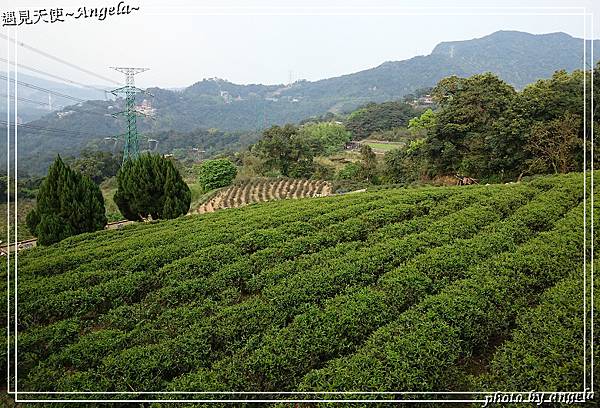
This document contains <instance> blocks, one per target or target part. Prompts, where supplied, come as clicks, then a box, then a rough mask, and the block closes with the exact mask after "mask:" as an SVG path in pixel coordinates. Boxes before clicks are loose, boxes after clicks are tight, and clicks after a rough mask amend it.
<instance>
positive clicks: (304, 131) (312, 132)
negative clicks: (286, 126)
mask: <svg viewBox="0 0 600 408" xmlns="http://www.w3.org/2000/svg"><path fill="white" fill-rule="evenodd" d="M298 136H299V138H302V139H305V140H306V141H307V142H308V144H309V145H310V146H311V149H312V151H313V154H314V155H315V156H316V155H319V154H324V155H330V154H332V153H334V152H336V151H338V150H341V149H342V148H343V147H344V145H345V144H346V143H348V142H349V141H350V140H351V139H352V135H351V134H350V132H348V131H347V130H346V127H345V126H344V125H342V124H341V123H335V122H318V123H308V124H305V125H304V126H302V127H301V128H300V129H299V131H298Z"/></svg>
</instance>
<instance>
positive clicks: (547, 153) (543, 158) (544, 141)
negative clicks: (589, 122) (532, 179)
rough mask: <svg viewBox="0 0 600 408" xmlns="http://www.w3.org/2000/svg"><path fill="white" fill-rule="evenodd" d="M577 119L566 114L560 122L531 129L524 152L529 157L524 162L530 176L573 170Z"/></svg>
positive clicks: (576, 143)
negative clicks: (527, 153) (526, 151)
mask: <svg viewBox="0 0 600 408" xmlns="http://www.w3.org/2000/svg"><path fill="white" fill-rule="evenodd" d="M580 122H581V118H579V117H578V116H575V115H573V114H570V113H567V114H565V115H564V116H563V117H562V118H559V119H553V120H550V121H547V122H540V123H537V124H535V125H534V126H533V128H532V130H531V134H530V135H529V139H528V140H527V144H526V146H525V148H526V150H528V151H530V152H531V153H532V154H533V158H531V159H530V160H529V161H528V164H529V166H530V168H531V169H532V172H535V173H545V172H547V171H548V170H550V169H551V170H552V171H553V172H554V173H567V172H569V171H572V170H573V169H575V167H576V152H578V151H579V150H581V145H582V144H581V141H580V139H579V137H578V135H577V132H578V129H579V126H580Z"/></svg>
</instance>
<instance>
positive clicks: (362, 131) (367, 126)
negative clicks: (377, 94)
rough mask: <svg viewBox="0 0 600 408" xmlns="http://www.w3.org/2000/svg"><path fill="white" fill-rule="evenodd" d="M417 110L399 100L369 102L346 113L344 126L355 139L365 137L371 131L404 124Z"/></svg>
mask: <svg viewBox="0 0 600 408" xmlns="http://www.w3.org/2000/svg"><path fill="white" fill-rule="evenodd" d="M416 113H417V111H416V110H415V109H414V108H413V107H412V106H411V105H409V104H407V103H405V102H401V101H392V102H383V103H379V104H378V103H369V104H367V105H366V106H364V107H362V108H359V109H357V110H355V111H354V112H352V113H351V114H350V115H348V119H347V120H346V128H347V129H348V130H349V131H350V132H352V135H353V136H354V138H355V139H365V138H367V137H369V136H370V135H371V133H373V132H377V131H382V130H389V129H393V128H397V127H401V126H406V125H407V124H408V121H409V120H410V119H411V118H413V117H415V115H416Z"/></svg>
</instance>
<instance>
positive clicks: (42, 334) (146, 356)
mask: <svg viewBox="0 0 600 408" xmlns="http://www.w3.org/2000/svg"><path fill="white" fill-rule="evenodd" d="M581 200H582V191H581V175H567V176H560V177H550V178H540V179H537V180H534V181H533V182H531V183H522V184H518V185H508V186H505V185H500V186H470V187H450V188H420V189H415V190H386V191H381V192H373V193H363V194H358V195H348V196H342V197H328V198H319V199H307V200H284V201H278V202H272V203H268V204H261V205H254V206H250V207H245V208H241V209H235V210H224V211H220V212H217V213H211V214H205V215H202V216H190V217H184V218H180V219H178V220H174V221H168V222H158V223H153V224H144V225H136V226H130V227H126V228H123V229H122V230H118V231H103V232H98V233H94V234H84V235H81V236H78V237H73V238H70V239H67V240H65V241H63V242H62V243H60V244H58V245H55V246H52V247H49V248H45V249H34V250H31V251H29V252H28V253H26V254H24V255H23V256H22V257H21V256H20V258H19V259H20V275H19V276H20V279H21V281H20V285H19V299H20V300H21V299H23V301H22V303H20V304H19V313H20V316H19V319H20V324H21V327H20V338H19V345H20V348H19V350H20V354H22V355H20V358H19V361H20V364H21V366H20V370H21V374H20V377H19V378H20V381H21V382H20V384H22V385H20V387H23V388H22V389H23V390H50V389H53V390H81V389H88V390H127V389H129V388H130V387H131V388H133V389H144V390H163V389H171V390H182V389H190V390H198V389H202V390H232V389H236V390H255V391H256V390H263V391H273V390H284V389H286V390H297V389H300V390H332V389H335V390H373V389H379V390H391V389H395V390H398V389H408V390H425V391H426V390H446V389H461V390H464V389H468V388H469V387H476V385H473V384H477V383H483V382H485V383H486V385H490V383H491V388H493V389H495V388H494V386H496V385H497V386H500V385H501V384H510V383H511V381H512V382H516V380H514V381H513V380H511V378H512V377H515V378H517V377H518V376H519V372H515V371H511V370H510V369H509V370H506V368H504V370H505V371H501V370H500V369H499V368H498V366H497V365H496V366H495V365H494V364H489V361H491V360H493V355H494V351H495V349H496V347H498V343H500V344H501V343H502V342H503V341H504V340H505V339H508V338H510V336H511V333H512V330H513V329H514V328H515V321H516V319H517V317H518V316H520V315H521V314H522V313H524V312H525V311H527V310H529V308H531V307H535V306H536V305H537V304H538V303H539V302H542V303H543V302H548V299H550V300H551V299H552V297H551V296H550V297H548V296H546V297H543V298H540V294H541V293H544V291H545V290H547V289H550V288H552V287H553V286H554V285H556V284H557V283H559V282H561V281H562V280H563V279H566V278H568V275H569V274H571V273H577V271H578V270H579V268H580V267H581V265H582V258H581V242H582V231H581V228H579V227H578V225H581V217H582V205H581V204H580V203H581ZM567 284H568V283H567ZM579 286H580V285H579ZM572 290H574V291H576V289H572ZM3 302H5V303H6V299H5V300H4V301H3ZM541 310H544V307H542V309H541ZM525 322H526V321H525ZM519 324H523V323H519ZM516 330H521V329H520V326H517V329H516ZM515 333H516V332H515ZM567 334H569V335H570V334H573V333H571V332H568V333H567ZM575 334H577V333H575ZM577 335H578V336H579V334H577ZM516 336H517V335H516ZM518 342H519V337H518V336H517V337H515V340H514V341H513V343H507V346H506V347H505V348H503V349H502V350H503V351H502V353H503V354H501V355H499V356H498V357H497V359H498V361H503V359H507V358H508V357H506V356H505V355H506V353H508V351H507V350H511V349H513V348H515V347H518V346H519V344H518ZM511 344H512V345H511ZM1 349H3V350H4V349H5V347H2V348H1ZM526 351H527V349H526V350H525V352H526ZM3 358H6V356H3ZM475 360H476V361H477V362H478V364H479V367H478V369H477V370H476V372H474V371H473V370H472V369H471V368H470V367H471V366H472V365H473V364H469V362H472V361H475ZM569 364H572V362H571V361H569ZM553 369H554V367H548V370H553ZM566 369H579V367H570V366H569V367H567V368H566ZM521 370H522V368H521V369H520V370H519V371H521ZM474 375H475V380H474V379H473V376H474ZM478 376H485V378H484V379H482V380H477V378H478ZM482 378H483V377H482ZM577 381H578V380H577V378H575V377H573V378H570V377H565V380H564V381H563V382H562V383H560V382H557V383H556V384H554V386H556V387H557V388H559V389H579V388H582V387H581V384H578V383H577ZM538 385H547V384H545V383H543V382H542V377H541V375H540V377H539V378H537V377H533V378H530V381H529V383H528V384H527V386H526V387H524V389H542V388H541V387H538ZM578 387H579V388H578ZM496 388H498V387H496ZM500 388H502V387H500Z"/></svg>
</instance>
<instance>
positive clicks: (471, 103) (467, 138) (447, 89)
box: [428, 73, 516, 177]
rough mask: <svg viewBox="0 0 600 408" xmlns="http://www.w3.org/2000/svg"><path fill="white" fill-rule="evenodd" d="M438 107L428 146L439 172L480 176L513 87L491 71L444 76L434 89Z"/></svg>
mask: <svg viewBox="0 0 600 408" xmlns="http://www.w3.org/2000/svg"><path fill="white" fill-rule="evenodd" d="M433 94H434V97H435V98H436V100H437V101H438V104H439V106H440V109H439V110H438V111H437V112H436V114H435V117H436V120H437V124H436V125H435V127H434V130H435V131H434V132H433V134H432V135H431V136H430V140H429V141H428V146H429V148H430V156H431V161H432V164H433V165H434V166H435V167H436V169H437V170H438V171H439V172H440V173H449V172H457V171H459V172H464V173H466V174H468V175H471V176H475V177H480V176H482V175H486V174H488V173H489V163H490V160H491V157H492V152H491V151H490V145H491V143H490V139H493V138H494V136H495V134H496V133H495V128H494V126H495V124H496V122H497V121H498V120H499V119H500V118H502V117H503V115H505V114H506V112H507V111H508V110H509V109H510V107H511V106H512V104H513V101H514V99H515V97H516V91H515V90H514V88H513V87H512V86H510V85H508V84H507V83H505V82H504V81H502V80H501V79H499V78H498V77H497V76H495V75H494V74H491V73H485V74H480V75H473V76H472V77H470V78H457V77H449V78H445V79H443V80H442V81H440V83H439V84H438V85H437V86H436V88H435V89H434V92H433Z"/></svg>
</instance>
